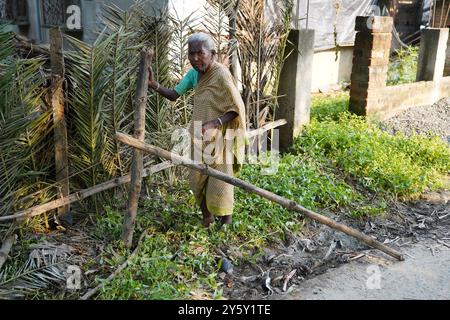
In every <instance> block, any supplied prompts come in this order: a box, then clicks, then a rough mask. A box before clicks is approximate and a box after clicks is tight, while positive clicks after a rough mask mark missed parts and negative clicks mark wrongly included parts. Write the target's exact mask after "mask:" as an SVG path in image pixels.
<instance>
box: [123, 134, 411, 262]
mask: <svg viewBox="0 0 450 320" xmlns="http://www.w3.org/2000/svg"><path fill="white" fill-rule="evenodd" d="M116 139H117V140H119V141H121V142H123V143H125V144H128V145H130V146H132V147H134V148H137V149H140V150H143V151H145V152H148V153H151V154H153V155H156V156H158V157H161V158H164V159H167V160H170V161H173V162H174V163H176V164H180V165H183V166H185V167H188V168H190V169H193V170H197V171H200V172H201V173H202V174H204V175H208V176H211V177H214V178H216V179H220V180H222V181H225V182H227V183H229V184H232V185H234V186H237V187H240V188H242V189H244V190H246V191H248V192H251V193H256V194H257V195H259V196H261V197H263V198H266V199H269V200H270V201H273V202H276V203H278V204H280V205H281V206H283V207H284V208H286V209H288V210H291V211H296V212H300V213H302V214H304V215H305V216H307V217H308V218H310V219H312V220H315V221H317V222H320V223H322V224H325V225H327V226H329V227H330V228H333V229H335V230H338V231H341V232H344V233H346V234H348V235H350V236H352V237H355V238H356V239H358V240H360V241H362V242H364V243H365V244H367V245H369V246H370V247H372V248H375V249H378V250H381V251H383V252H384V253H387V254H388V255H390V256H392V257H394V258H397V259H398V260H404V256H403V254H402V253H400V252H397V251H396V250H394V249H392V248H389V247H387V246H385V245H383V244H382V243H380V242H379V241H376V240H375V239H373V238H371V237H369V236H367V235H365V234H364V233H362V232H360V231H358V230H355V229H353V228H350V227H348V226H346V225H343V224H341V223H338V222H336V221H333V220H332V219H330V218H327V217H325V216H323V215H320V214H317V213H315V212H313V211H311V210H309V209H306V208H304V207H302V206H300V205H299V204H297V203H296V202H295V201H292V200H289V199H286V198H283V197H280V196H279V195H276V194H274V193H272V192H270V191H267V190H264V189H261V188H259V187H257V186H254V185H252V184H250V183H248V182H245V181H243V180H240V179H238V178H234V177H231V176H228V175H226V174H224V173H222V172H220V171H218V170H215V169H211V168H210V167H208V166H207V165H204V164H197V163H195V162H194V161H192V160H190V159H187V158H184V157H181V156H179V155H176V154H174V153H171V152H168V151H166V150H163V149H161V148H158V147H155V146H152V145H150V144H146V143H144V142H142V141H139V140H137V139H135V138H133V137H131V136H129V135H126V134H123V133H116Z"/></svg>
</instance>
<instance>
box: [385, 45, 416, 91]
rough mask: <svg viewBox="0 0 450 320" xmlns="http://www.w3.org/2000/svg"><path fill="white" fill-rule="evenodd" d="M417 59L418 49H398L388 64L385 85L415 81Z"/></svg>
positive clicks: (411, 47)
mask: <svg viewBox="0 0 450 320" xmlns="http://www.w3.org/2000/svg"><path fill="white" fill-rule="evenodd" d="M418 59H419V48H418V47H413V46H410V47H407V48H400V49H399V50H397V51H396V55H395V56H394V58H393V59H391V62H390V63H389V68H388V76H387V85H388V86H394V85H398V84H403V83H413V82H415V81H416V73H417V62H418Z"/></svg>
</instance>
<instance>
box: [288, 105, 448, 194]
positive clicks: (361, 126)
mask: <svg viewBox="0 0 450 320" xmlns="http://www.w3.org/2000/svg"><path fill="white" fill-rule="evenodd" d="M295 150H297V152H298V153H299V154H307V155H309V156H311V157H313V158H320V157H323V158H326V159H328V160H330V161H331V162H332V163H333V165H335V166H336V167H338V168H340V169H342V170H343V171H344V172H345V173H346V174H348V175H350V176H352V177H354V178H356V179H357V180H358V181H359V182H360V183H361V184H362V185H363V186H364V187H365V188H367V189H368V190H370V191H373V192H387V193H389V194H392V195H394V196H400V197H405V198H408V197H414V196H416V195H418V194H420V193H422V192H423V191H425V190H426V189H436V188H439V187H441V186H442V184H441V181H442V180H441V178H442V175H445V174H447V173H448V172H449V171H450V148H449V147H448V146H447V145H446V144H445V143H444V142H442V141H441V140H440V139H439V138H438V137H433V138H427V137H424V136H419V135H417V136H413V137H411V138H407V137H405V136H403V135H401V134H397V135H395V136H392V135H389V134H388V133H386V132H383V131H382V130H381V129H379V128H378V127H377V126H376V125H375V124H371V123H367V122H366V121H365V120H364V119H363V118H361V117H358V116H355V115H350V114H348V113H343V114H341V115H340V116H339V119H338V121H333V120H324V121H322V122H319V121H316V120H313V121H312V122H311V124H310V125H309V126H308V127H307V129H306V131H305V133H304V134H303V136H302V137H301V138H299V139H297V141H296V142H295Z"/></svg>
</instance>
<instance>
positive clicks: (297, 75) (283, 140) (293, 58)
mask: <svg viewBox="0 0 450 320" xmlns="http://www.w3.org/2000/svg"><path fill="white" fill-rule="evenodd" d="M285 55H289V56H288V57H287V59H286V60H285V61H284V65H283V68H282V70H281V78H280V84H279V87H278V95H280V96H282V97H280V98H279V99H278V104H279V106H278V109H277V110H276V112H275V115H276V119H286V120H287V124H285V125H284V126H282V127H280V131H279V134H280V151H282V152H283V151H287V150H288V149H289V147H290V146H291V145H292V143H293V141H294V138H295V137H297V136H298V135H299V134H300V131H301V128H302V126H303V125H305V124H307V123H309V120H310V104H311V78H312V62H313V57H314V30H307V29H305V30H295V29H292V30H291V31H290V33H289V37H288V42H287V44H286V48H285Z"/></svg>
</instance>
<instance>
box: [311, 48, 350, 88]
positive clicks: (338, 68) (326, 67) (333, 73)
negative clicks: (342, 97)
mask: <svg viewBox="0 0 450 320" xmlns="http://www.w3.org/2000/svg"><path fill="white" fill-rule="evenodd" d="M352 59H353V47H341V48H339V49H338V56H337V60H336V50H335V49H330V50H325V51H320V52H315V53H314V58H313V67H312V84H311V90H312V92H318V91H319V90H320V91H328V90H330V89H331V88H333V87H335V86H337V85H338V84H342V82H350V76H351V73H352Z"/></svg>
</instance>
